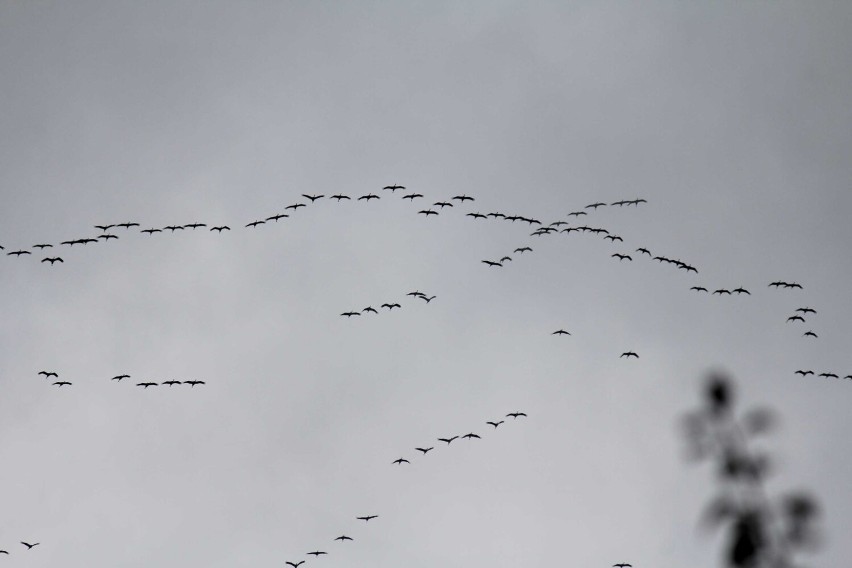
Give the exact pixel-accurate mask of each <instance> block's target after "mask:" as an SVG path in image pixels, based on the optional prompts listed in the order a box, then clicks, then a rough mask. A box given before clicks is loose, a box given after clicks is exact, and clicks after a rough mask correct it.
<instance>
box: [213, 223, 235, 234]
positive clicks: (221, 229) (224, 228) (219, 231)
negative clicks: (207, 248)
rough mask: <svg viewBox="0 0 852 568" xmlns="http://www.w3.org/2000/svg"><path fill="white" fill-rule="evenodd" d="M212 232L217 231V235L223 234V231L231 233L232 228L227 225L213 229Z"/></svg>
mask: <svg viewBox="0 0 852 568" xmlns="http://www.w3.org/2000/svg"><path fill="white" fill-rule="evenodd" d="M210 230H211V231H216V232H217V233H221V232H222V231H230V230H231V228H230V227H229V226H227V225H221V226H219V227H213V228H211V229H210Z"/></svg>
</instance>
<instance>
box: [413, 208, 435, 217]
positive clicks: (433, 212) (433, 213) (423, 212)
mask: <svg viewBox="0 0 852 568" xmlns="http://www.w3.org/2000/svg"><path fill="white" fill-rule="evenodd" d="M417 214H418V215H420V214H423V215H426V217H429V215H437V214H438V212H437V211H432V210H431V209H421V210H420V211H418V212H417Z"/></svg>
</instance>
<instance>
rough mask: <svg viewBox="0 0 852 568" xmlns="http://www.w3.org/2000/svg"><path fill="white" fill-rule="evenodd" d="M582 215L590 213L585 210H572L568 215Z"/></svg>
mask: <svg viewBox="0 0 852 568" xmlns="http://www.w3.org/2000/svg"><path fill="white" fill-rule="evenodd" d="M580 215H588V213H586V212H585V211H572V212H571V213H568V217H579V216H580Z"/></svg>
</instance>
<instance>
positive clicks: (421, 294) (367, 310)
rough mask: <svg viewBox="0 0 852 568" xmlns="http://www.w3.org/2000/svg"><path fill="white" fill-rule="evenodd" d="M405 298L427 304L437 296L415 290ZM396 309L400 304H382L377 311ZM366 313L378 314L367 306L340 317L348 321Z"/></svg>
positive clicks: (344, 313)
mask: <svg viewBox="0 0 852 568" xmlns="http://www.w3.org/2000/svg"><path fill="white" fill-rule="evenodd" d="M406 296H413V297H415V298H420V299H421V300H423V301H424V302H426V303H427V304H428V303H429V302H431V301H432V300H434V299H435V298H437V297H438V296H434V295H433V296H429V295H428V294H426V293H425V292H421V291H419V290H416V291H414V292H409V293H408V294H406ZM397 308H402V304H400V303H399V302H384V303H383V304H380V305H379V309H382V310H386V311H388V312H392V311H393V310H394V309H397ZM368 313H369V314H378V313H379V310H377V309H376V308H374V307H373V306H367V307H366V308H362V309H360V310H349V311H346V312H343V313H341V314H340V315H341V317H346V319H349V318H351V317H352V316H360V315H362V314H368Z"/></svg>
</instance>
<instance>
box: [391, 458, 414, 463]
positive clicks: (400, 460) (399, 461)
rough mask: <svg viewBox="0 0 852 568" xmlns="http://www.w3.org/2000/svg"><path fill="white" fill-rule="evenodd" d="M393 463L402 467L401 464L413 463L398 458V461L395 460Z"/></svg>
mask: <svg viewBox="0 0 852 568" xmlns="http://www.w3.org/2000/svg"><path fill="white" fill-rule="evenodd" d="M393 463H395V464H400V465H401V464H404V463H411V462H410V461H408V460H407V459H405V458H398V459H395V460H393Z"/></svg>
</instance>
